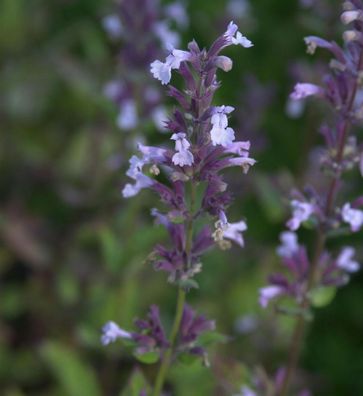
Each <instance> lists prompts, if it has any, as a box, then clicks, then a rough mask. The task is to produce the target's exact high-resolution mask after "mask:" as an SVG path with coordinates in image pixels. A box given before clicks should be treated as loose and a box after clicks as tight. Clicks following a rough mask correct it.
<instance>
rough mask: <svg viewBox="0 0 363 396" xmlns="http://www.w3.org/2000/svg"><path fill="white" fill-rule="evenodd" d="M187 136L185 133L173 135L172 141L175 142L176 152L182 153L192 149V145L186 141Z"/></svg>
mask: <svg viewBox="0 0 363 396" xmlns="http://www.w3.org/2000/svg"><path fill="white" fill-rule="evenodd" d="M186 136H187V135H186V134H185V133H183V132H179V133H173V134H172V135H171V138H170V139H171V140H175V150H176V151H182V150H187V149H188V148H189V147H190V143H189V142H188V140H187V139H186Z"/></svg>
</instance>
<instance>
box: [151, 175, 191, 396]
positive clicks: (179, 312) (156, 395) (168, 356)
mask: <svg viewBox="0 0 363 396" xmlns="http://www.w3.org/2000/svg"><path fill="white" fill-rule="evenodd" d="M195 194H196V191H195V185H194V183H193V180H192V181H191V191H190V212H189V219H188V223H187V229H186V241H185V253H186V263H185V267H186V268H189V266H190V264H191V250H192V242H193V220H194V218H193V217H194V206H195ZM185 297H186V293H185V291H184V289H183V288H182V287H179V289H178V298H177V303H176V312H175V318H174V323H173V327H172V329H171V333H170V339H169V342H170V345H169V348H168V349H167V350H166V352H165V354H164V356H163V359H162V362H161V365H160V368H159V371H158V374H157V376H156V380H155V385H154V389H153V392H152V396H160V393H161V391H162V389H163V386H164V382H165V379H166V375H167V372H168V370H169V367H170V364H171V360H172V357H173V352H174V346H175V342H176V339H177V336H178V332H179V328H180V323H181V320H182V317H183V311H184V303H185Z"/></svg>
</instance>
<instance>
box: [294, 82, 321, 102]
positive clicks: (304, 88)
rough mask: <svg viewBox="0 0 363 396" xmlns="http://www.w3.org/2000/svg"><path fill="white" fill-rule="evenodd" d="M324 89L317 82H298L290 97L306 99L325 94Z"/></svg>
mask: <svg viewBox="0 0 363 396" xmlns="http://www.w3.org/2000/svg"><path fill="white" fill-rule="evenodd" d="M323 94H324V90H323V89H322V88H321V87H319V86H318V85H315V84H309V83H298V84H296V85H295V88H294V91H293V92H292V93H291V95H290V98H291V99H293V100H300V99H304V98H306V97H308V96H323Z"/></svg>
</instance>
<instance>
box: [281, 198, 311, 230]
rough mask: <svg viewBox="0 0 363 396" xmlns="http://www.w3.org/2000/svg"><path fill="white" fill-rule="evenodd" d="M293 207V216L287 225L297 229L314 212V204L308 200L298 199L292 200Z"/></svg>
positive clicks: (291, 228)
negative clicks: (301, 200)
mask: <svg viewBox="0 0 363 396" xmlns="http://www.w3.org/2000/svg"><path fill="white" fill-rule="evenodd" d="M291 207H292V210H293V212H292V218H291V219H290V220H289V221H288V222H287V223H286V225H287V227H288V228H289V229H290V230H292V231H296V230H297V229H298V228H299V227H300V225H301V223H303V222H304V221H307V220H308V219H309V217H310V216H311V215H312V214H313V213H314V206H313V205H312V204H311V203H308V202H300V201H298V200H296V199H294V200H292V201H291Z"/></svg>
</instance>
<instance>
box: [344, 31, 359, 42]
mask: <svg viewBox="0 0 363 396" xmlns="http://www.w3.org/2000/svg"><path fill="white" fill-rule="evenodd" d="M343 40H344V41H345V42H350V41H360V42H363V34H362V33H360V32H358V31H356V30H346V31H345V32H344V33H343Z"/></svg>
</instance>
